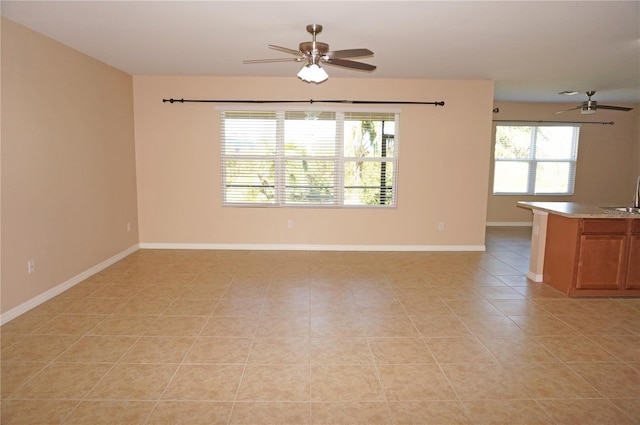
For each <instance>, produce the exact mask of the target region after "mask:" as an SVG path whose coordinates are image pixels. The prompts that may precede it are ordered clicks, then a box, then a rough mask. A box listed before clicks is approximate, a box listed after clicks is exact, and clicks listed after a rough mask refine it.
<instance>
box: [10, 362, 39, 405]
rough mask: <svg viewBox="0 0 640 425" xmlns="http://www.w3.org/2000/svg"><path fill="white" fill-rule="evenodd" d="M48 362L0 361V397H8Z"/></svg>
mask: <svg viewBox="0 0 640 425" xmlns="http://www.w3.org/2000/svg"><path fill="white" fill-rule="evenodd" d="M47 364H48V363H44V362H6V361H3V362H2V365H1V366H2V370H1V372H0V387H1V388H2V398H3V399H5V398H7V397H9V396H10V395H11V394H13V392H15V391H16V390H17V389H18V388H20V387H21V386H22V385H23V384H24V383H26V382H27V381H28V380H29V379H31V378H33V377H34V376H35V375H36V374H37V373H38V372H40V371H41V370H42V369H44V368H45V367H46V366H47Z"/></svg>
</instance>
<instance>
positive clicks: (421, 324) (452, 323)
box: [412, 316, 471, 337]
mask: <svg viewBox="0 0 640 425" xmlns="http://www.w3.org/2000/svg"><path fill="white" fill-rule="evenodd" d="M412 320H413V324H414V326H415V327H416V329H417V330H418V332H420V335H421V336H423V337H455V336H458V337H459V336H471V333H470V332H469V328H467V326H466V325H465V324H464V323H463V322H462V321H461V320H460V319H459V318H458V317H457V316H421V317H413V318H412Z"/></svg>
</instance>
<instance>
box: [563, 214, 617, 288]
mask: <svg viewBox="0 0 640 425" xmlns="http://www.w3.org/2000/svg"><path fill="white" fill-rule="evenodd" d="M578 231H579V233H580V236H579V242H578V248H577V256H576V257H577V268H576V281H575V288H576V289H618V288H619V287H620V286H621V285H623V284H624V278H625V274H624V271H625V269H626V260H627V258H626V256H625V253H626V252H625V251H626V249H625V248H626V239H627V220H606V219H592V220H582V223H581V226H579V227H578Z"/></svg>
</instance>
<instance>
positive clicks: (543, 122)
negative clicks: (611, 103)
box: [493, 120, 614, 125]
mask: <svg viewBox="0 0 640 425" xmlns="http://www.w3.org/2000/svg"><path fill="white" fill-rule="evenodd" d="M493 122H531V123H537V124H546V123H556V124H600V125H613V124H614V122H613V121H535V120H493Z"/></svg>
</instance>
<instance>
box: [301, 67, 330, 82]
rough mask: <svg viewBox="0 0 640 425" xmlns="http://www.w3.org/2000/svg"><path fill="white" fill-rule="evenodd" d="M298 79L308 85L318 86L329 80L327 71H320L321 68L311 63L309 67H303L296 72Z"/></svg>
mask: <svg viewBox="0 0 640 425" xmlns="http://www.w3.org/2000/svg"><path fill="white" fill-rule="evenodd" d="M298 78H300V79H301V80H302V81H306V82H308V83H314V84H318V83H321V82H323V81H325V80H326V79H327V78H329V74H327V71H325V70H324V69H322V67H321V66H319V65H316V64H315V63H312V64H310V65H305V66H303V67H302V69H300V72H298Z"/></svg>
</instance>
